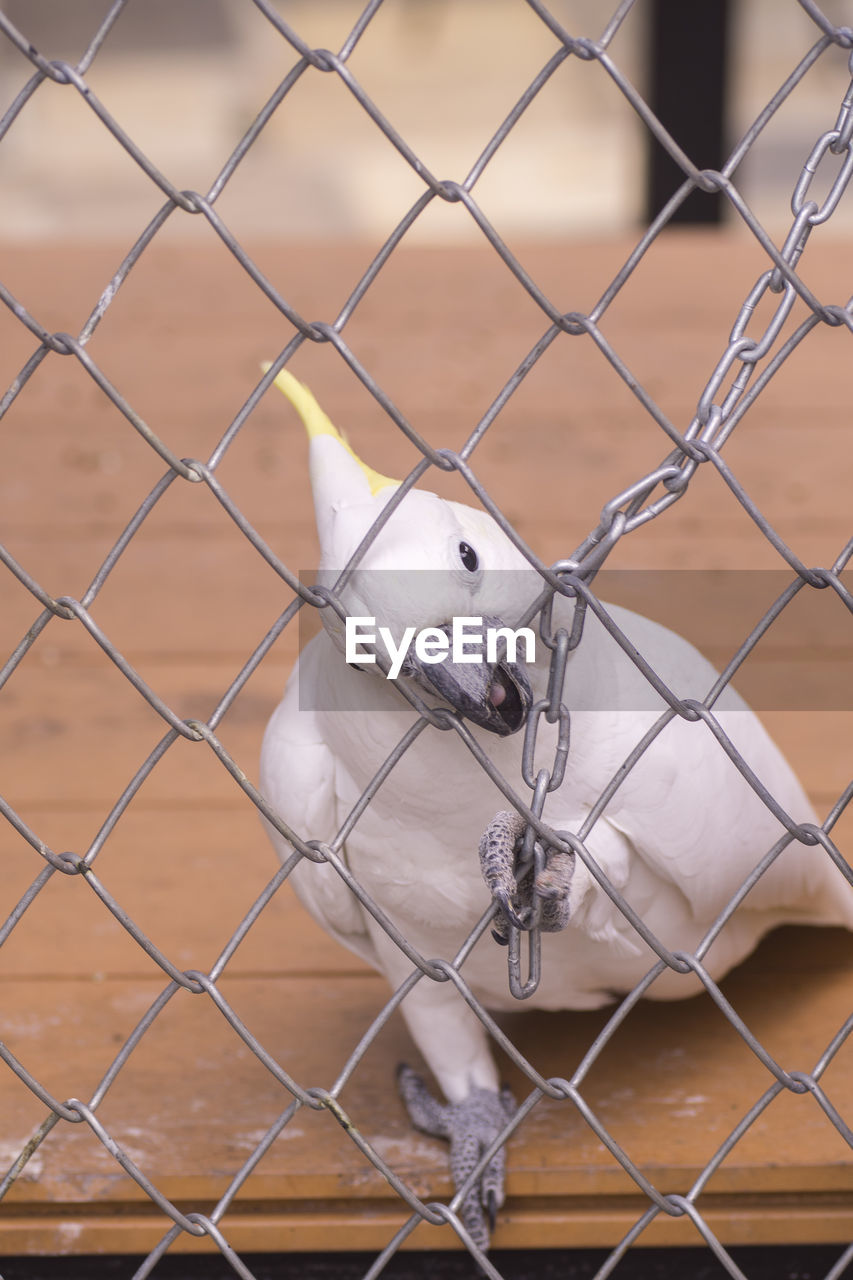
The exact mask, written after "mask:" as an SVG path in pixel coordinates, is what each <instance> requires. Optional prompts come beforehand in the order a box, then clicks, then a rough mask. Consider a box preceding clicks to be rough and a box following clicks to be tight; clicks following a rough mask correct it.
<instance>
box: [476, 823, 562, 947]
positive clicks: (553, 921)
mask: <svg viewBox="0 0 853 1280" xmlns="http://www.w3.org/2000/svg"><path fill="white" fill-rule="evenodd" d="M525 827H526V823H525V821H524V819H523V818H522V817H521V816H520V814H517V813H515V812H514V811H512V812H510V811H504V812H502V813H497V814H495V816H494V818H492V820H491V822H490V823H489V825H488V827H486V830H485V831H484V833H483V836H482V839H481V840H480V868H481V870H482V872H483V879H484V880H485V882H486V884H487V886H488V888H489V891H490V893H491V895H492V897H493V898H494V899H495V901H496V902H497V903H498V905H499V906H500V908H501V914H500V915H499V916H498V917H497V918H496V920H495V927H494V929H493V930H492V933H493V935H494V937H495V939H496V941H497V942H502V943H505V942H506V940H507V936H508V933H509V926H510V925H515V927H516V929H529V928H530V927H531V925H532V922H533V920H534V918H535V910H536V908H537V907H538V909H539V928H540V929H543V930H544V931H545V932H546V933H557V932H558V931H559V930H560V929H565V927H566V925H567V924H568V923H569V915H570V904H569V891H570V889H571V884H572V872H573V871H574V866H575V860H574V855H573V854H567V853H562V852H561V851H560V850H558V849H548V850H547V860H546V864H545V866H544V867H543V869H542V870H541V871H540V872H539V873H538V874H536V873H535V870H534V868H532V867H531V868H530V870H529V871H528V872H527V873H526V874H525V875H524V876H522V878H521V880H519V881H516V870H515V863H516V857H515V855H516V846H517V845H518V843H519V841H520V840H521V838H522V837H523V835H524V831H525Z"/></svg>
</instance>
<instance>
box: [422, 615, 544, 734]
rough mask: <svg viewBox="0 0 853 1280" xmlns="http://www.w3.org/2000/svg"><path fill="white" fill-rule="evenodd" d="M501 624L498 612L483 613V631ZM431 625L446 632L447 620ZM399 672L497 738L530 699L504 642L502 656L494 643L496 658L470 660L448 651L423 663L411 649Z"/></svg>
mask: <svg viewBox="0 0 853 1280" xmlns="http://www.w3.org/2000/svg"><path fill="white" fill-rule="evenodd" d="M503 626H504V624H503V623H502V622H501V620H500V618H483V628H484V632H485V630H486V629H488V628H500V627H503ZM436 629H437V630H438V631H443V632H444V633H445V634H446V635H447V636H448V638H450V636H451V633H452V624H451V623H446V624H445V625H443V626H440V627H438V628H436ZM484 653H485V645H484ZM401 674H403V675H406V676H409V677H410V678H411V679H412V680H414V681H415V682H416V683H417V684H419V685H421V687H422V688H424V689H426V690H427V691H428V692H430V693H437V694H438V695H439V696H440V697H442V698H443V699H444V700H445V702H449V703H450V705H451V707H453V708H454V709H455V710H456V711H458V712H459V714H460V715H462V716H464V717H465V719H466V720H470V721H472V723H474V724H476V725H479V726H480V728H482V729H488V730H489V732H490V733H496V734H498V736H499V737H502V738H503V737H507V736H508V735H509V734H511V733H516V732H517V731H518V730H519V729H520V728H521V727H522V725H523V724H524V723H525V721H526V720H527V716H528V713H529V712H530V708H531V706H532V705H533V691H532V690H531V688H530V681H529V680H528V678H527V672H526V670H525V668H524V664H523V663H522V662H520V661H512V662H511V661H510V660H509V659H508V658H507V656H506V651H505V646H504V648H503V656H501V649H500V648H499V650H498V660H497V661H496V662H491V663H490V662H487V661H486V659H485V656H483V657H482V660H480V659H479V658H478V659H477V660H476V661H473V662H472V661H468V662H454V661H453V658H452V656H451V653H448V655H447V656H446V657H445V658H444V659H443V660H442V661H441V662H436V663H426V662H422V661H420V660H419V659H418V658H417V657H416V656H415V654H413V653H412V652H411V651H410V652H409V654H408V655H407V656H406V660H405V662H404V664H403V670H402V673H401Z"/></svg>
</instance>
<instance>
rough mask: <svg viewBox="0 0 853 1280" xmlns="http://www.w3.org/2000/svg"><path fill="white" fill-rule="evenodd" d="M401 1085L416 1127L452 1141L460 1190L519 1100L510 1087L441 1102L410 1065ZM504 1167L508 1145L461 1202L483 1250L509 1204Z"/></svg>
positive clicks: (403, 1067) (453, 1165)
mask: <svg viewBox="0 0 853 1280" xmlns="http://www.w3.org/2000/svg"><path fill="white" fill-rule="evenodd" d="M397 1085H398V1088H399V1090H400V1096H401V1098H402V1100H403V1104H404V1106H405V1108H406V1110H407V1111H408V1113H409V1119H410V1120H411V1122H412V1124H413V1125H414V1126H415V1128H416V1129H420V1130H421V1132H422V1133H428V1134H430V1136H431V1137H434V1138H444V1139H445V1140H446V1141H448V1142H449V1143H450V1172H451V1174H452V1176H453V1184H454V1186H455V1187H456V1188H457V1190H458V1188H459V1187H461V1186H462V1185H463V1184H464V1183H465V1182H466V1181H467V1180H468V1178H469V1177H470V1175H471V1173H472V1171H473V1169H474V1167H475V1166H476V1165H477V1164H478V1163H479V1161H480V1158H481V1157H482V1154H483V1152H484V1151H485V1149H486V1148H487V1147H488V1146H490V1145H491V1144H492V1142H493V1141H494V1140H495V1138H496V1137H497V1135H498V1134H499V1133H500V1132H501V1130H502V1129H503V1128H504V1126H505V1125H506V1123H507V1121H508V1120H511V1119H512V1117H513V1115H514V1114H515V1111H516V1103H515V1099H514V1098H513V1096H512V1094H511V1093H510V1091H509V1089H507V1088H504V1089H501V1091H500V1092H499V1093H497V1092H495V1091H494V1090H492V1089H481V1088H473V1089H472V1090H471V1092H470V1093H469V1094H468V1096H467V1097H466V1098H463V1099H462V1101H461V1102H455V1103H442V1102H438V1101H436V1099H435V1098H434V1097H433V1096H432V1094H431V1093H430V1092H429V1090H428V1089H427V1087H426V1085H425V1084H424V1081H423V1079H422V1077H421V1076H419V1075H418V1073H417V1072H416V1071H413V1070H412V1068H411V1067H409V1066H406V1065H405V1064H402V1065H401V1066H399V1067H398V1068H397ZM504 1166H505V1156H504V1148H503V1147H500V1148H499V1150H498V1151H497V1152H496V1154H495V1155H494V1156H492V1158H491V1160H490V1161H489V1163H488V1164H487V1165H486V1167H485V1169H484V1170H483V1172H482V1173H481V1175H480V1177H479V1179H478V1180H477V1181H475V1182H474V1184H473V1185H472V1186H471V1187H470V1189H469V1190H468V1191H467V1193H466V1194H465V1196H464V1198H463V1200H462V1203H461V1204H460V1206H459V1216H460V1218H461V1219H462V1222H463V1224H464V1226H465V1228H466V1230H467V1231H468V1233H469V1234H470V1236H471V1238H472V1239H473V1241H474V1243H475V1244H476V1245H477V1247H478V1248H480V1249H483V1250H486V1249H488V1247H489V1239H490V1235H491V1232H492V1231H494V1228H495V1222H496V1219H497V1212H498V1209H499V1208H500V1207H501V1205H502V1204H503V1200H504Z"/></svg>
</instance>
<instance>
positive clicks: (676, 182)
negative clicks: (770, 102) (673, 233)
mask: <svg viewBox="0 0 853 1280" xmlns="http://www.w3.org/2000/svg"><path fill="white" fill-rule="evenodd" d="M729 10H730V0H652V5H651V32H650V41H649V46H650V62H651V75H650V96H649V105H650V106H651V108H652V110H653V111H654V113H655V115H656V116H657V117H658V119H659V120H660V121H661V123H662V124H663V125H664V126H665V128H666V129H667V131H668V132H669V133H670V134H672V137H673V138H674V139H675V141H676V142H677V143H678V145H679V146H680V147H681V148H682V149H683V150H684V152H685V153H686V154H687V155H688V156H689V157H690V159H691V160H692V161H693V163H694V164H695V165H697V166H698V167H699V168H700V169H719V168H720V166H721V165H722V163H723V161H724V159H725V145H726V140H725V107H726V70H727V59H726V54H727V37H728V27H729ZM683 181H684V174H683V172H682V170H681V169H680V168H679V166H678V165H677V164H676V163H675V161H674V160H672V159H671V158H670V156H669V154H668V153H667V152H666V151H665V150H664V148H663V147H662V146H661V145H660V143H659V142H658V141H657V140H656V139H654V138H650V141H649V162H648V175H647V192H646V217H647V220H648V221H650V220H651V219H652V218H653V217H654V216H655V215H656V214H658V213H659V212H660V210H661V209H662V207H663V206H664V204H666V202H667V200H668V199H669V198H670V196H671V195H672V194H673V193H674V192H675V191H676V190H677V188H678V187H679V186H680V185H681V183H682V182H683ZM723 202H724V197H723V196H721V195H719V194H718V193H706V192H704V191H693V192H691V194H690V195H689V196H688V198H687V199H686V200H685V202H684V203H683V204H682V205H681V207H680V208H679V209H678V211H677V213H676V214H675V215H674V217H673V219H672V221H673V222H682V223H701V222H706V223H707V222H712V223H713V222H719V221H720V220H721V218H722V213H723Z"/></svg>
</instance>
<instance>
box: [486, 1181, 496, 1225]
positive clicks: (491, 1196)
mask: <svg viewBox="0 0 853 1280" xmlns="http://www.w3.org/2000/svg"><path fill="white" fill-rule="evenodd" d="M485 1209H486V1216H487V1217H488V1219H489V1235H491V1234H492V1232H493V1231H494V1229H495V1223H496V1222H497V1220H498V1198H497V1196H496V1195H495V1193H494V1191H487V1192H486V1200H485Z"/></svg>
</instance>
